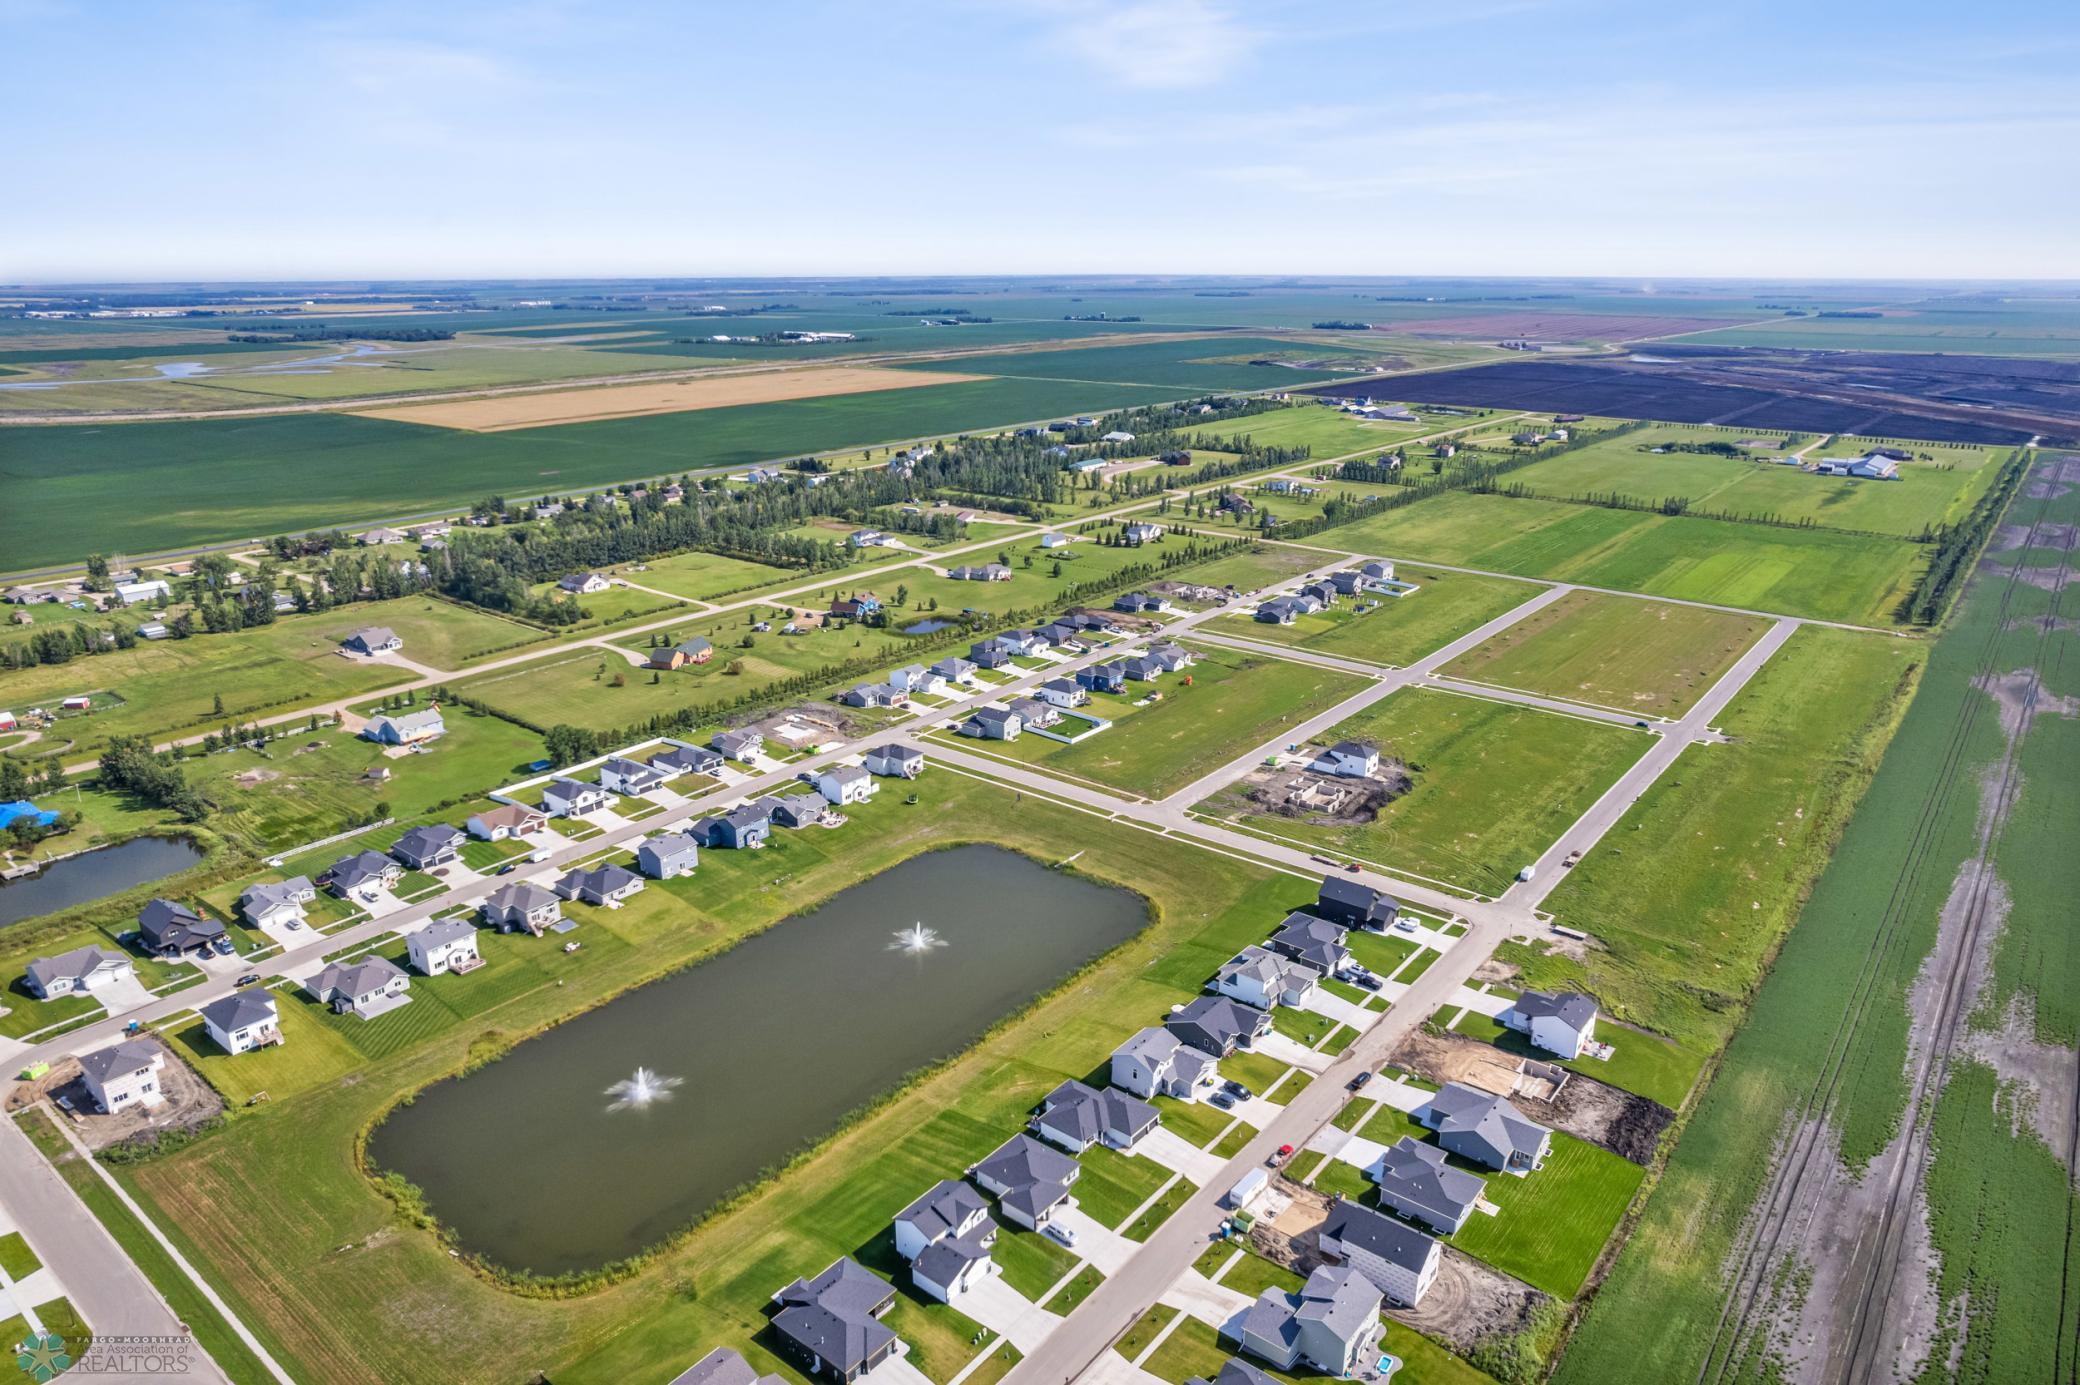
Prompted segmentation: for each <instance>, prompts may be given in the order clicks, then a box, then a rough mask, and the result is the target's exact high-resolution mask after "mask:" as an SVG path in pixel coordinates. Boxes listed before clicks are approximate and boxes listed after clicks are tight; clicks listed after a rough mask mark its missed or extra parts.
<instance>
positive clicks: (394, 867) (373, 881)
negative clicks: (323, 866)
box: [318, 851, 404, 899]
mask: <svg viewBox="0 0 2080 1385" xmlns="http://www.w3.org/2000/svg"><path fill="white" fill-rule="evenodd" d="M318 878H319V879H320V880H323V881H324V882H325V883H326V884H327V885H328V886H330V887H331V889H332V892H333V893H334V894H336V895H338V896H339V897H340V898H341V899H351V898H353V897H354V896H355V895H357V894H358V895H360V896H361V897H362V898H363V899H367V898H368V897H370V896H371V895H373V894H374V893H375V892H376V891H377V890H388V889H393V888H395V887H396V885H397V882H398V881H400V880H402V879H404V867H403V866H401V865H399V864H397V862H395V861H393V860H391V859H390V858H389V857H388V856H385V855H383V853H382V852H380V851H363V852H360V853H358V854H357V855H353V856H348V857H346V858H344V859H342V860H338V861H334V862H333V863H332V866H331V868H330V869H329V870H327V871H326V872H325V873H324V874H323V875H321V876H319V877H318Z"/></svg>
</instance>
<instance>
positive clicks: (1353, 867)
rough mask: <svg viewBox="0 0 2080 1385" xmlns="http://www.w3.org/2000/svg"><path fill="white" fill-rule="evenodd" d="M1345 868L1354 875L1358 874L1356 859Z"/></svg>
mask: <svg viewBox="0 0 2080 1385" xmlns="http://www.w3.org/2000/svg"><path fill="white" fill-rule="evenodd" d="M1344 869H1345V870H1347V871H1349V872H1350V873H1351V874H1352V875H1356V874H1357V873H1358V863H1357V862H1356V861H1353V862H1351V863H1350V864H1349V865H1347V866H1345V867H1344Z"/></svg>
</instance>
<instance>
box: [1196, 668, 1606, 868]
mask: <svg viewBox="0 0 2080 1385" xmlns="http://www.w3.org/2000/svg"><path fill="white" fill-rule="evenodd" d="M1318 739H1319V740H1320V741H1321V742H1322V743H1324V744H1327V743H1328V742H1331V741H1338V740H1366V741H1372V742H1374V743H1375V744H1377V745H1378V746H1379V748H1380V758H1381V762H1382V765H1384V763H1385V761H1386V760H1387V759H1388V758H1390V757H1392V758H1398V759H1400V760H1401V761H1403V762H1404V763H1405V764H1407V765H1408V766H1409V768H1410V770H1411V772H1412V774H1413V776H1414V779H1415V783H1414V786H1413V787H1412V788H1411V789H1410V790H1409V791H1408V792H1407V793H1405V794H1403V795H1402V796H1401V797H1399V798H1397V799H1395V800H1393V801H1392V802H1391V803H1389V804H1387V805H1386V806H1385V807H1384V808H1382V809H1380V810H1379V813H1378V816H1377V817H1376V818H1375V819H1373V820H1372V821H1369V822H1362V823H1355V824H1351V823H1333V824H1331V823H1325V822H1322V821H1317V820H1316V819H1315V815H1308V816H1306V817H1286V816H1283V815H1282V814H1274V813H1271V812H1268V811H1265V810H1264V808H1263V807H1262V805H1259V804H1257V803H1255V802H1254V801H1253V800H1251V799H1250V798H1249V797H1248V786H1247V784H1246V783H1245V784H1240V785H1236V786H1234V787H1231V788H1228V789H1224V790H1222V791H1220V792H1219V793H1217V794H1214V795H1213V796H1212V797H1210V798H1208V799H1206V800H1205V801H1203V802H1202V803H1200V804H1199V805H1198V808H1197V811H1199V812H1202V813H1205V814H1208V815H1210V816H1215V817H1221V818H1228V819H1232V820H1233V821H1236V822H1238V823H1241V824H1242V825H1244V826H1246V827H1249V828H1251V829H1253V830H1255V831H1259V832H1263V833H1267V834H1269V835H1273V836H1278V837H1282V838H1285V839H1287V840H1290V841H1295V842H1299V843H1301V844H1303V845H1306V846H1309V847H1326V848H1329V849H1332V850H1337V851H1341V852H1345V853H1347V854H1349V855H1351V856H1355V857H1358V858H1360V859H1362V860H1367V861H1371V862H1374V863H1376V864H1379V865H1383V866H1388V867H1391V868H1393V869H1394V870H1397V871H1405V872H1408V873H1411V874H1414V875H1418V876H1423V877H1427V878H1429V879H1432V880H1438V881H1443V882H1448V883H1450V884H1454V885H1458V886H1460V887H1462V888H1465V889H1470V890H1474V891H1477V892H1479V893H1482V894H1489V895H1493V894H1499V893H1500V892H1501V891H1502V890H1503V889H1504V888H1505V887H1506V886H1507V885H1508V884H1509V882H1510V880H1511V879H1512V878H1513V877H1514V876H1515V875H1516V873H1517V871H1518V870H1519V869H1520V868H1521V867H1523V866H1524V865H1526V864H1528V863H1529V862H1531V861H1533V860H1535V859H1537V857H1538V855H1539V853H1541V852H1543V851H1544V850H1545V849H1546V848H1547V847H1548V846H1550V845H1551V844H1552V843H1553V841H1554V840H1555V839H1556V838H1557V837H1558V836H1559V835H1560V833H1561V832H1562V831H1563V830H1564V829H1565V828H1566V827H1567V826H1568V824H1569V823H1572V822H1573V821H1574V820H1575V819H1576V818H1578V817H1580V816H1581V815H1582V814H1583V813H1584V812H1586V811H1587V810H1588V808H1589V805H1590V804H1592V803H1594V802H1595V801H1596V799H1597V797H1598V796H1599V795H1601V794H1602V793H1603V791H1604V790H1605V789H1607V788H1609V787H1610V786H1611V785H1612V784H1613V783H1615V782H1616V781H1617V778H1618V776H1619V775H1621V774H1623V773H1624V772H1625V770H1626V769H1627V767H1629V766H1630V765H1631V764H1632V763H1633V762H1634V761H1635V760H1637V759H1638V758H1639V757H1640V756H1641V755H1643V754H1645V753H1646V751H1647V742H1646V741H1645V739H1643V738H1642V736H1641V733H1639V732H1637V731H1633V730H1629V729H1626V728H1623V727H1617V726H1611V725H1608V724H1606V723H1603V722H1593V721H1585V720H1582V719H1581V718H1578V717H1570V716H1561V715H1558V714H1556V713H1552V712H1541V711H1538V710H1536V709H1533V708H1529V707H1520V706H1517V705H1515V704H1512V703H1507V702H1491V701H1488V700H1486V699H1484V698H1477V697H1464V696H1460V695H1458V694H1455V693H1448V692H1438V691H1435V690H1432V689H1428V688H1404V689H1402V690H1401V691H1399V692H1397V693H1394V694H1392V695H1391V696H1389V697H1387V698H1385V699H1384V700H1382V701H1380V702H1377V703H1375V704H1373V705H1372V706H1370V707H1368V708H1366V709H1365V710H1364V711H1362V712H1360V713H1358V714H1357V715H1356V716H1354V717H1351V718H1350V719H1349V720H1348V721H1345V722H1342V723H1340V724H1339V725H1337V726H1335V727H1333V728H1331V729H1330V730H1328V731H1326V732H1324V733H1323V734H1322V735H1321V736H1320V737H1318ZM1527 784H1533V785H1537V786H1538V792H1536V793H1526V792H1525V791H1524V786H1525V785H1527Z"/></svg>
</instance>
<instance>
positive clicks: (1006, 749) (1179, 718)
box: [961, 645, 1363, 798]
mask: <svg viewBox="0 0 2080 1385" xmlns="http://www.w3.org/2000/svg"><path fill="white" fill-rule="evenodd" d="M1196 652H1197V653H1198V655H1199V661H1198V662H1197V663H1196V664H1194V665H1193V666H1192V667H1191V668H1189V669H1187V670H1186V671H1185V673H1184V674H1170V675H1167V676H1165V677H1164V678H1162V679H1161V680H1160V681H1158V682H1157V683H1156V684H1154V685H1153V686H1154V688H1155V690H1156V691H1159V692H1161V693H1162V695H1163V696H1162V700H1161V701H1159V702H1153V703H1150V704H1148V705H1147V706H1141V707H1137V706H1135V705H1133V704H1134V702H1135V701H1136V700H1138V699H1141V698H1144V697H1146V696H1147V694H1148V690H1149V688H1150V685H1149V684H1145V683H1130V684H1128V687H1129V689H1130V691H1129V692H1126V693H1120V694H1113V693H1098V694H1095V695H1093V696H1092V698H1091V701H1090V705H1089V707H1088V708H1087V709H1086V710H1088V711H1090V712H1092V713H1093V714H1095V715H1097V716H1100V717H1105V718H1108V719H1111V720H1112V721H1113V725H1112V727H1111V728H1110V729H1108V730H1106V731H1103V732H1100V733H1099V734H1097V735H1095V736H1092V737H1090V738H1089V739H1087V740H1083V741H1079V742H1078V743H1076V744H1074V745H1065V744H1063V743H1062V742H1060V741H1051V740H1047V739H1046V738H1044V737H1041V736H1021V737H1019V739H1017V740H1015V741H990V742H987V743H983V742H975V741H967V740H963V741H962V742H961V744H962V746H963V747H964V748H972V747H975V746H981V745H985V744H986V749H987V751H988V753H991V754H998V755H1002V756H1005V757H1007V758H1010V759H1016V760H1019V761H1022V762H1024V763H1027V764H1033V765H1038V766H1041V767H1043V768H1046V769H1051V770H1057V771H1059V772H1061V773H1063V774H1066V775H1072V776H1074V777H1076V778H1079V779H1088V780H1091V781H1093V782H1095V783H1099V784H1104V785H1108V786H1110V787H1112V788H1118V789H1126V790H1128V791H1130V792H1134V793H1140V794H1145V795H1147V796H1149V797H1151V798H1159V797H1162V796H1163V795H1165V794H1169V793H1173V792H1175V791H1176V790H1178V789H1180V788H1182V787H1184V786H1185V785H1186V784H1188V783H1190V782H1191V781H1192V780H1194V779H1196V778H1198V777H1199V776H1200V775H1202V774H1206V773H1208V772H1210V771H1212V770H1214V769H1217V768H1219V767H1220V766H1221V765H1223V764H1226V763H1227V762H1228V761H1229V760H1232V759H1234V758H1235V757H1236V756H1237V755H1240V754H1243V753H1245V752H1246V751H1247V750H1249V748H1250V747H1252V746H1254V745H1256V744H1258V743H1259V742H1261V741H1263V740H1266V739H1267V738H1269V737H1271V736H1273V735H1275V734H1276V733H1277V730H1278V728H1279V727H1281V726H1288V725H1292V724H1294V723H1296V722H1299V721H1303V720H1305V719H1306V718H1308V717H1310V716H1312V715H1314V714H1315V713H1317V712H1319V711H1321V710H1322V709H1323V708H1325V707H1330V706H1334V705H1335V704H1336V703H1337V702H1338V701H1340V700H1342V699H1343V698H1346V697H1349V696H1350V695H1351V694H1353V693H1355V692H1357V691H1358V690H1359V688H1361V687H1362V686H1363V682H1362V680H1360V679H1359V678H1358V677H1357V676H1356V675H1353V674H1347V673H1338V672H1336V671H1334V670H1332V669H1320V668H1310V667H1307V666H1305V665H1299V664H1293V663H1289V662H1286V661H1283V660H1280V659H1275V658H1272V657H1269V656H1266V655H1261V654H1250V653H1246V652H1244V651H1242V650H1234V649H1222V648H1219V647H1217V646H1211V645H1209V646H1205V647H1202V648H1200V649H1198V650H1197V651H1196ZM1187 676H1189V677H1190V679H1191V680H1192V681H1191V685H1190V686H1186V684H1185V681H1184V680H1185V678H1186V677H1187Z"/></svg>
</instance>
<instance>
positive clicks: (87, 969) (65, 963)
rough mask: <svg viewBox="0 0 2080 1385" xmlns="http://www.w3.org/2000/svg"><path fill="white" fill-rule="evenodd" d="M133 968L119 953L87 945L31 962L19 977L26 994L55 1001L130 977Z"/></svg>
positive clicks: (133, 971) (133, 970)
mask: <svg viewBox="0 0 2080 1385" xmlns="http://www.w3.org/2000/svg"><path fill="white" fill-rule="evenodd" d="M135 972H136V968H135V967H133V966H132V965H131V963H130V959H129V958H128V957H125V956H124V955H123V954H122V953H120V952H111V951H109V949H107V948H105V947H97V946H95V945H94V944H92V943H89V944H88V945H87V946H85V947H76V948H74V949H72V951H70V952H61V953H59V954H58V955H57V956H55V957H39V958H37V959H36V960H35V961H33V962H31V963H30V964H29V967H28V971H27V974H26V975H25V976H24V977H23V978H22V981H23V984H24V985H26V986H27V987H28V988H29V993H30V994H31V995H34V996H35V997H36V998H37V999H38V1000H55V999H57V998H58V997H59V996H61V995H82V994H84V993H86V992H88V991H97V990H99V989H101V988H102V987H103V986H107V985H110V984H112V983H113V982H117V981H120V980H122V979H123V978H124V977H127V976H131V975H134V974H135Z"/></svg>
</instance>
